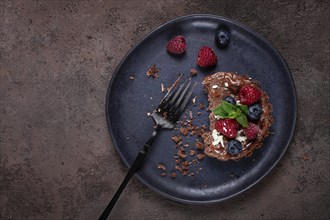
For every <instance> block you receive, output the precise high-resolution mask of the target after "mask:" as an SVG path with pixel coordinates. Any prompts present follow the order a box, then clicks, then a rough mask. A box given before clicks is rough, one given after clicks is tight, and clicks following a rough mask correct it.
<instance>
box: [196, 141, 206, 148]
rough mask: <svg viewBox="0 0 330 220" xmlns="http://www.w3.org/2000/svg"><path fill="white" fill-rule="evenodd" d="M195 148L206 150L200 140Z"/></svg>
mask: <svg viewBox="0 0 330 220" xmlns="http://www.w3.org/2000/svg"><path fill="white" fill-rule="evenodd" d="M195 146H196V148H197V149H200V150H203V149H204V148H205V146H204V144H203V143H202V142H200V141H199V140H198V139H197V140H196V142H195Z"/></svg>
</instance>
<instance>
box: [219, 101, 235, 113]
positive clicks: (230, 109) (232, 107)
mask: <svg viewBox="0 0 330 220" xmlns="http://www.w3.org/2000/svg"><path fill="white" fill-rule="evenodd" d="M221 106H222V108H223V110H225V111H226V112H227V113H229V114H230V113H232V112H236V109H237V108H236V106H235V105H233V104H231V103H229V102H227V101H222V102H221Z"/></svg>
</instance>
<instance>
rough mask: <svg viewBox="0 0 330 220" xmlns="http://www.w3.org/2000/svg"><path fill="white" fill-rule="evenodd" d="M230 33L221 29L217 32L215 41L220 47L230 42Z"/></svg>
mask: <svg viewBox="0 0 330 220" xmlns="http://www.w3.org/2000/svg"><path fill="white" fill-rule="evenodd" d="M229 40H230V33H229V32H227V31H225V30H219V31H217V33H216V34H215V41H216V42H217V44H218V45H219V46H220V47H225V46H227V45H228V44H229Z"/></svg>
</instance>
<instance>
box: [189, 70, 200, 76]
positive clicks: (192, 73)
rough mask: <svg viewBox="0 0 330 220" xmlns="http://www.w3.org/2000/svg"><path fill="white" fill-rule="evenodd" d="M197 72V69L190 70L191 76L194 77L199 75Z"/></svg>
mask: <svg viewBox="0 0 330 220" xmlns="http://www.w3.org/2000/svg"><path fill="white" fill-rule="evenodd" d="M197 73H198V72H197V70H196V69H195V68H191V69H190V74H191V75H192V76H196V75H197Z"/></svg>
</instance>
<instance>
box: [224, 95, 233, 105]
mask: <svg viewBox="0 0 330 220" xmlns="http://www.w3.org/2000/svg"><path fill="white" fill-rule="evenodd" d="M222 100H224V101H226V102H229V103H230V104H233V105H235V104H236V101H235V99H234V98H233V97H231V96H226V97H224V98H223V99H222Z"/></svg>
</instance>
